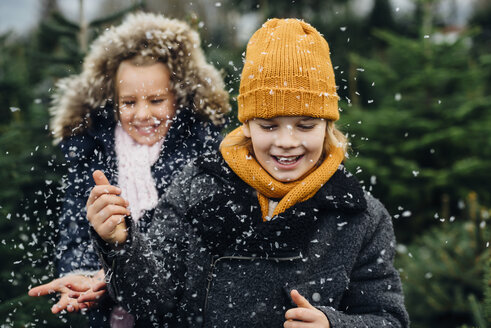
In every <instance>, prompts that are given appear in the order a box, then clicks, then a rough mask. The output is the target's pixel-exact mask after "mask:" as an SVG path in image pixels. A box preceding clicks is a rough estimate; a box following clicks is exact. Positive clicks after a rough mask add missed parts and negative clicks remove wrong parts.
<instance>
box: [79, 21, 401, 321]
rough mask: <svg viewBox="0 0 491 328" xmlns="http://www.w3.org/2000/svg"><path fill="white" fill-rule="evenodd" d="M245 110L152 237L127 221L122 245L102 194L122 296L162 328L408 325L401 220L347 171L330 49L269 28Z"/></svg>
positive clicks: (106, 253)
mask: <svg viewBox="0 0 491 328" xmlns="http://www.w3.org/2000/svg"><path fill="white" fill-rule="evenodd" d="M238 105H239V107H238V110H239V120H240V121H241V122H242V123H243V124H242V126H241V127H239V128H237V129H236V130H234V131H233V132H231V133H230V134H229V135H228V136H227V137H226V138H225V139H224V140H223V142H222V144H221V149H220V150H221V154H216V155H215V154H208V155H205V156H202V157H200V158H199V159H197V160H196V161H194V163H192V164H191V165H188V166H186V167H185V169H184V170H183V172H182V173H181V174H180V175H179V176H178V177H177V178H176V179H175V180H174V182H173V183H172V185H171V186H170V187H169V188H168V189H167V192H166V194H165V195H164V197H163V198H162V199H161V201H160V203H159V205H158V206H157V208H156V210H155V213H154V219H153V221H152V224H151V227H150V229H149V233H148V235H142V234H141V233H140V232H139V231H138V229H135V225H134V223H132V221H131V220H127V224H128V227H129V231H128V236H125V238H122V239H118V241H119V243H118V244H115V242H114V234H115V231H116V230H117V229H115V227H116V226H117V224H118V222H119V217H118V216H117V215H115V216H111V213H114V214H119V213H121V212H123V210H124V207H123V208H121V209H119V210H117V207H118V206H117V204H115V203H113V200H114V195H109V194H105V195H101V194H100V193H98V192H96V191H95V190H96V189H94V190H93V191H92V193H91V196H90V198H89V201H88V208H89V209H88V212H89V214H88V216H87V217H88V219H89V220H90V221H91V223H92V227H93V229H94V230H95V232H96V233H97V234H98V235H97V234H95V233H94V240H95V241H96V243H95V245H96V247H97V249H98V250H99V252H100V254H101V259H102V260H103V265H104V267H105V268H106V270H112V271H111V273H112V276H111V281H110V283H109V286H110V290H111V291H112V293H114V295H116V296H117V297H118V298H119V299H121V304H123V305H124V306H125V307H126V309H127V310H129V312H130V313H135V314H136V315H137V316H146V317H149V318H150V319H151V320H152V321H154V323H155V324H156V325H161V326H165V325H166V320H168V319H169V318H172V319H173V320H175V322H174V323H173V324H172V325H171V326H172V327H286V328H291V327H325V328H327V327H333V328H339V327H408V325H409V323H408V315H407V312H406V310H405V307H404V302H403V294H402V288H401V282H400V278H399V274H398V272H397V270H396V269H395V268H394V266H393V257H394V253H395V251H394V248H395V239H394V233H393V228H392V222H391V219H390V216H389V214H388V213H387V211H386V210H385V208H384V206H383V205H382V204H381V203H380V202H379V201H378V200H376V199H375V198H374V197H373V196H371V195H370V194H369V193H367V192H365V191H364V190H363V189H362V188H361V186H360V185H359V183H358V181H357V180H356V178H355V177H354V176H352V175H351V174H350V173H349V172H347V171H346V170H345V169H344V167H343V165H342V161H343V160H344V156H345V151H346V143H347V141H346V139H345V137H344V136H343V135H342V134H341V133H340V132H339V131H338V130H337V129H336V127H335V125H334V121H336V120H337V119H338V118H339V112H338V96H337V94H336V85H335V81H334V72H333V68H332V64H331V61H330V55H329V46H328V44H327V42H326V40H325V39H324V38H323V37H322V36H321V35H320V34H319V32H318V31H317V30H315V29H314V28H313V27H312V26H310V25H309V24H307V23H305V22H303V21H300V20H296V19H272V20H268V21H267V22H266V23H265V24H264V25H263V26H262V27H261V28H260V29H259V30H258V31H257V32H256V33H255V34H254V35H253V36H252V38H251V39H250V41H249V43H248V46H247V51H246V58H245V63H244V68H243V71H242V78H241V85H240V94H239V97H238ZM95 176H96V177H97V179H100V178H102V176H101V173H100V172H96V173H95ZM110 204H113V205H110ZM114 205H116V206H114ZM101 211H103V212H105V214H104V215H101Z"/></svg>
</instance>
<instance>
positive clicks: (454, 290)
mask: <svg viewBox="0 0 491 328" xmlns="http://www.w3.org/2000/svg"><path fill="white" fill-rule="evenodd" d="M466 205H467V215H465V216H463V217H459V218H457V219H455V220H451V221H450V220H449V221H445V222H444V223H442V224H441V225H440V226H437V227H433V228H431V229H429V230H428V231H427V232H425V233H424V234H423V235H421V236H419V237H418V238H416V241H415V242H414V243H413V244H411V245H410V246H408V247H407V248H406V247H404V246H399V247H398V251H399V254H398V256H397V260H396V267H399V268H400V269H399V270H400V272H401V278H402V281H403V287H404V294H405V302H406V307H407V309H408V312H409V314H410V317H411V326H412V327H415V328H418V327H435V328H438V327H442V328H443V327H458V326H461V325H468V326H474V325H476V327H486V326H488V327H489V313H490V312H489V293H490V289H491V288H490V287H491V286H490V285H489V277H490V267H489V265H490V263H491V262H490V260H491V259H490V256H491V250H490V248H489V241H490V238H491V231H490V230H489V227H488V224H489V223H490V222H489V213H490V211H489V209H485V208H482V207H481V206H480V205H479V204H478V202H477V198H476V195H475V194H472V193H471V194H470V195H469V197H468V199H467V202H466ZM483 283H484V284H485V288H483ZM485 322H487V323H488V324H485Z"/></svg>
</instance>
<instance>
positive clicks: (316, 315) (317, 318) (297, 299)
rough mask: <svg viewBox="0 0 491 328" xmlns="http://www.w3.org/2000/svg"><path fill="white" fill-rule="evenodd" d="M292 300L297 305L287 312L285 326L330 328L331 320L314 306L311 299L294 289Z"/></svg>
mask: <svg viewBox="0 0 491 328" xmlns="http://www.w3.org/2000/svg"><path fill="white" fill-rule="evenodd" d="M290 296H291V298H292V301H293V302H294V303H295V304H296V305H297V307H296V308H294V309H289V310H288V311H286V313H285V319H286V321H285V323H284V324H283V327H285V328H297V327H298V328H301V327H305V328H307V327H308V328H314V327H316V328H317V327H318V328H330V327H331V325H330V324H329V320H328V319H327V317H326V315H325V314H324V313H323V312H322V311H321V310H319V309H316V308H315V307H313V306H312V305H311V304H310V303H309V301H307V299H306V298H305V297H303V296H302V295H300V293H299V292H298V291H297V290H296V289H294V290H292V291H291V292H290Z"/></svg>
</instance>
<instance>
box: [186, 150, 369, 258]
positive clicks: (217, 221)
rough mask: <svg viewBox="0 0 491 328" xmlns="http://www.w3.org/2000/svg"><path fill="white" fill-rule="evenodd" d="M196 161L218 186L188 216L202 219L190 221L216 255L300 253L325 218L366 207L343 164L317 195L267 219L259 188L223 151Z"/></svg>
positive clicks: (357, 185) (361, 191)
mask: <svg viewBox="0 0 491 328" xmlns="http://www.w3.org/2000/svg"><path fill="white" fill-rule="evenodd" d="M196 164H197V166H198V167H199V168H200V171H202V172H205V173H207V174H210V175H212V176H214V177H215V178H216V179H217V181H218V184H219V185H220V186H218V187H217V188H215V186H214V190H213V192H212V193H210V195H208V196H206V197H203V199H201V201H200V202H198V203H197V204H195V205H194V206H193V207H192V209H191V211H190V213H188V217H190V218H197V217H199V218H200V219H199V220H192V225H193V226H194V228H195V229H196V230H197V231H198V233H199V234H200V235H201V237H202V238H203V239H204V241H205V244H206V245H208V246H209V247H210V248H212V249H213V251H214V252H215V253H217V254H235V255H236V254H242V255H243V254H247V255H251V254H254V255H256V256H265V257H268V256H269V257H271V256H280V257H284V256H291V255H292V254H297V255H298V253H299V252H303V251H304V250H305V247H307V245H308V244H309V241H310V238H311V235H312V233H313V232H314V231H315V230H316V228H315V227H316V226H318V225H319V224H323V220H328V219H329V218H334V216H333V215H336V216H342V217H343V219H345V218H346V217H348V216H350V215H356V214H359V213H361V212H363V211H364V210H365V209H366V208H367V204H366V200H365V197H364V192H363V190H362V188H361V187H360V185H359V183H358V181H357V180H356V178H355V177H354V176H353V175H351V174H350V173H349V172H347V171H346V170H345V168H344V167H343V166H340V168H339V169H338V171H337V172H336V173H335V174H334V175H333V176H332V177H331V179H330V180H329V181H328V183H326V184H325V185H324V186H323V187H322V188H321V189H320V190H319V191H318V192H317V194H316V195H315V196H314V197H313V198H311V199H309V200H307V201H305V202H302V203H299V204H297V205H295V206H293V207H291V208H289V209H287V211H286V212H284V213H281V214H280V215H278V216H276V217H275V218H273V220H271V221H268V222H263V221H262V216H261V210H260V208H259V203H258V200H257V196H256V194H255V191H254V190H253V189H252V188H251V187H250V186H249V185H247V184H246V183H245V182H244V181H242V180H241V179H240V178H239V177H238V176H237V175H236V174H235V173H234V172H233V171H232V170H231V169H230V168H229V167H228V166H227V164H226V163H225V161H224V160H223V158H222V157H221V156H220V155H215V156H206V157H200V158H198V160H197V162H196ZM230 201H232V202H230Z"/></svg>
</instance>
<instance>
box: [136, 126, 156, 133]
mask: <svg viewBox="0 0 491 328" xmlns="http://www.w3.org/2000/svg"><path fill="white" fill-rule="evenodd" d="M159 126H160V124H152V125H140V126H135V128H136V130H137V131H138V133H140V134H143V135H147V134H152V133H155V131H157V129H158V127H159Z"/></svg>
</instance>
